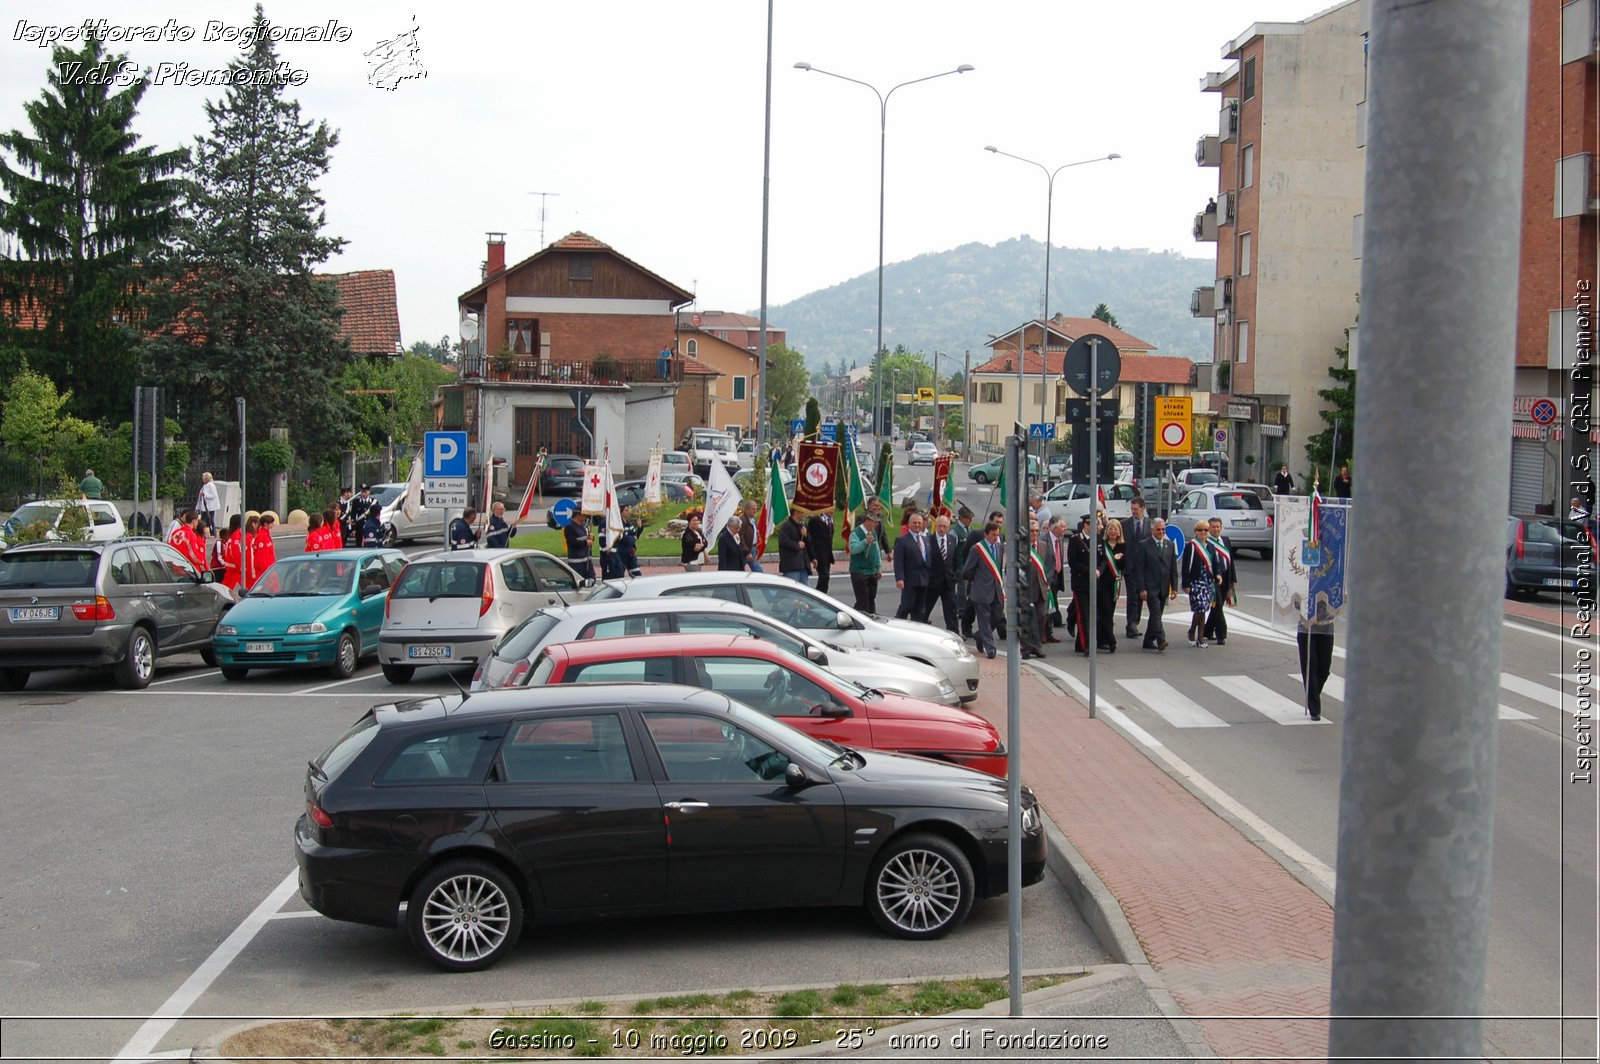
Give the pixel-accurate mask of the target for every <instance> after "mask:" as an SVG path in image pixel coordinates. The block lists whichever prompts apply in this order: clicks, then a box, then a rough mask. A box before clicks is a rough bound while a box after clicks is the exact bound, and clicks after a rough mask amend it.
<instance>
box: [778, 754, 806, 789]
mask: <svg viewBox="0 0 1600 1064" xmlns="http://www.w3.org/2000/svg"><path fill="white" fill-rule="evenodd" d="M783 782H784V784H785V785H787V786H788V788H789V789H790V790H791V791H798V790H799V789H800V788H802V787H805V786H807V785H808V784H810V782H811V776H810V774H808V773H807V772H806V770H805V768H804V767H803V766H801V765H800V764H799V763H798V762H795V761H791V762H789V767H788V768H786V769H784V770H783Z"/></svg>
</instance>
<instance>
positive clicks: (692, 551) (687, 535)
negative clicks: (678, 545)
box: [683, 514, 706, 573]
mask: <svg viewBox="0 0 1600 1064" xmlns="http://www.w3.org/2000/svg"><path fill="white" fill-rule="evenodd" d="M700 516H701V515H700V514H695V515H693V516H692V517H690V518H689V527H688V528H686V529H684V530H683V568H684V571H685V572H689V573H698V572H699V571H700V566H702V565H703V564H705V552H706V537H705V534H704V533H702V532H701V531H700Z"/></svg>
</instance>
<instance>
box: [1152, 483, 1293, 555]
mask: <svg viewBox="0 0 1600 1064" xmlns="http://www.w3.org/2000/svg"><path fill="white" fill-rule="evenodd" d="M1214 517H1215V518H1218V519H1220V520H1221V521H1222V534H1223V535H1224V536H1226V537H1228V542H1229V543H1230V544H1232V545H1233V546H1234V547H1238V548H1243V549H1245V550H1253V551H1256V552H1258V553H1259V554H1260V555H1261V556H1262V557H1263V558H1270V557H1272V536H1273V532H1272V514H1270V513H1268V512H1267V509H1266V507H1265V506H1264V505H1262V502H1261V499H1260V497H1259V496H1257V495H1256V493H1255V492H1253V491H1250V490H1248V489H1246V488H1216V487H1205V488H1192V489H1190V490H1189V491H1186V492H1184V494H1183V497H1182V498H1181V499H1179V500H1178V505H1177V506H1176V507H1174V509H1173V511H1172V516H1171V517H1170V518H1169V520H1170V521H1171V522H1172V523H1173V524H1176V525H1177V526H1178V528H1179V529H1181V530H1182V532H1183V534H1184V535H1185V536H1188V535H1189V533H1190V532H1191V530H1193V528H1194V525H1195V522H1196V521H1210V520H1211V519H1212V518H1214Z"/></svg>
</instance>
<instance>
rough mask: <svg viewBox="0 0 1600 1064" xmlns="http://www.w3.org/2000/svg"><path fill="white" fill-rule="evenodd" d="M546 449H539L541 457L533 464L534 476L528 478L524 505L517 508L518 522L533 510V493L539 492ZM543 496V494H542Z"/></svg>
mask: <svg viewBox="0 0 1600 1064" xmlns="http://www.w3.org/2000/svg"><path fill="white" fill-rule="evenodd" d="M544 460H545V452H544V448H543V447H541V448H539V457H538V458H536V459H534V462H533V475H532V476H530V477H529V478H528V488H527V490H526V491H524V492H523V493H522V505H521V506H518V507H517V520H518V521H521V520H522V519H523V518H525V517H527V516H528V513H529V512H530V511H531V510H532V509H533V493H534V492H535V491H537V490H538V487H539V478H540V477H541V476H542V475H543V474H544ZM541 494H542V493H541Z"/></svg>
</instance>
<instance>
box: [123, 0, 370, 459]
mask: <svg viewBox="0 0 1600 1064" xmlns="http://www.w3.org/2000/svg"><path fill="white" fill-rule="evenodd" d="M265 21H266V19H265V16H264V15H263V14H262V10H261V7H260V5H259V4H258V5H257V6H256V13H255V28H256V30H257V31H258V32H257V35H256V37H255V40H254V41H253V43H252V44H251V45H250V46H249V47H248V48H247V49H246V51H245V52H244V53H243V54H241V55H240V56H239V57H238V58H236V59H235V60H234V61H233V62H232V63H230V64H229V70H230V71H231V72H236V73H235V78H234V83H233V84H231V85H230V87H229V89H228V90H227V92H226V93H225V94H224V96H223V98H222V100H221V101H220V102H215V101H208V102H207V103H206V118H207V120H208V121H209V122H210V126H211V129H210V132H209V133H208V134H207V135H205V136H203V137H201V138H199V139H198V140H197V141H196V142H195V149H194V165H193V169H192V186H191V187H192V194H191V197H190V201H189V204H188V212H187V217H186V218H185V221H184V225H183V227H182V229H181V231H180V240H179V250H178V254H177V255H176V256H175V257H174V258H173V260H172V261H171V262H169V263H168V264H167V266H168V269H167V272H166V278H165V281H166V283H165V285H164V286H163V290H162V291H161V292H160V294H159V300H158V306H159V313H158V314H155V315H152V325H153V326H154V327H156V330H157V335H155V336H154V338H153V339H152V340H151V341H150V342H149V343H148V344H147V345H146V358H147V363H148V365H149V367H150V369H151V371H152V372H153V373H154V375H155V376H156V377H157V378H158V379H159V380H160V381H161V383H163V384H164V385H165V386H166V387H167V388H168V389H169V390H170V393H171V395H172V396H173V397H174V398H175V399H176V400H177V402H178V408H179V410H180V411H181V417H182V420H183V422H184V424H185V426H186V427H187V428H188V430H189V433H190V437H191V439H194V440H196V441H197V442H198V444H199V446H200V447H201V448H204V449H211V450H217V451H223V450H226V451H228V452H231V451H233V450H234V448H232V447H231V446H230V444H231V441H232V440H233V439H234V438H235V434H236V433H237V431H238V429H237V425H236V424H235V421H234V398H235V397H237V396H243V397H245V398H246V400H247V407H246V419H247V423H248V425H249V426H250V427H251V428H252V429H253V432H252V435H259V436H265V435H266V434H267V431H268V429H270V428H272V427H275V426H282V427H286V428H288V429H289V432H290V439H291V441H292V442H293V445H294V447H295V450H296V451H298V452H300V453H301V454H329V453H332V452H333V451H334V450H337V449H338V448H340V447H342V446H343V445H344V444H345V443H346V441H347V440H348V438H349V436H350V433H351V428H350V424H351V411H350V407H349V404H348V402H347V401H346V399H345V396H344V394H343V391H342V388H341V386H340V381H341V378H342V376H343V374H344V370H345V367H346V366H347V365H349V364H350V362H351V361H352V356H351V353H350V349H349V345H348V344H347V343H346V342H345V341H344V340H343V339H341V338H340V336H339V334H338V318H339V315H340V313H341V312H340V310H339V307H338V298H337V294H336V292H335V289H334V286H333V284H332V282H329V281H319V280H317V279H316V277H315V276H314V275H313V273H312V271H313V269H314V268H315V267H316V266H317V265H318V264H320V263H322V262H325V261H326V260H327V259H328V258H329V257H330V256H332V255H333V254H334V253H336V252H337V251H338V250H339V249H340V248H341V247H343V245H344V241H343V240H341V239H338V238H336V237H331V236H326V235H324V234H323V232H322V230H323V227H324V225H325V223H326V216H325V213H324V210H323V199H322V196H321V194H320V193H319V192H318V191H317V189H316V182H317V181H318V179H320V178H321V177H323V175H325V174H326V173H327V172H328V166H329V153H330V151H331V149H332V148H333V147H334V146H335V145H337V144H338V142H339V138H338V135H337V134H336V133H335V132H334V131H333V130H331V129H329V128H328V125H327V123H325V122H321V121H317V122H313V121H312V120H310V119H302V118H301V117H300V105H299V103H298V102H296V101H295V100H293V99H290V98H288V97H286V95H285V88H286V86H287V80H286V79H285V78H284V77H283V76H281V75H279V74H278V73H277V71H278V69H279V68H278V56H277V50H276V49H275V48H274V47H273V44H272V42H271V41H270V40H269V39H268V37H267V34H266V33H265V32H264V23H265ZM245 72H248V73H245ZM235 460H236V459H235ZM230 472H236V470H230Z"/></svg>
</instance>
